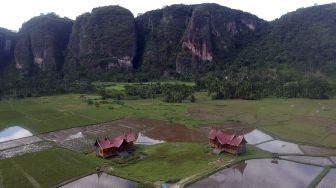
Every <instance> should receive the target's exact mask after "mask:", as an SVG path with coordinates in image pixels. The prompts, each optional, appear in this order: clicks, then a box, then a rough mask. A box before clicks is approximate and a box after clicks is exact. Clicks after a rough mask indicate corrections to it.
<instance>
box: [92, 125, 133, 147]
mask: <svg viewBox="0 0 336 188" xmlns="http://www.w3.org/2000/svg"><path fill="white" fill-rule="evenodd" d="M124 141H126V142H134V141H135V135H134V133H133V131H132V129H130V130H129V131H128V133H127V134H125V133H124V134H123V135H120V136H116V137H113V138H104V139H97V140H96V143H95V145H99V147H100V148H102V149H107V148H111V147H117V148H118V147H120V146H121V145H122V143H123V142H124Z"/></svg>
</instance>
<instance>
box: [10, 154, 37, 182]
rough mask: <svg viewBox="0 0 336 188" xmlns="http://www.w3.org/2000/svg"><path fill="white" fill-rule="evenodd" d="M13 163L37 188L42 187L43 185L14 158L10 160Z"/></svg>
mask: <svg viewBox="0 0 336 188" xmlns="http://www.w3.org/2000/svg"><path fill="white" fill-rule="evenodd" d="M10 162H11V163H12V165H13V166H14V167H15V168H16V169H17V170H18V171H20V172H21V174H22V175H24V176H25V177H26V178H27V179H28V181H29V182H30V183H31V184H32V185H33V186H34V187H36V188H42V186H41V185H40V184H39V183H38V182H37V181H36V180H35V179H34V178H33V177H32V176H30V175H29V174H28V173H27V172H26V171H24V170H23V169H22V168H21V166H20V165H18V164H17V163H16V162H15V161H14V160H10Z"/></svg>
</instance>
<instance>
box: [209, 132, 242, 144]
mask: <svg viewBox="0 0 336 188" xmlns="http://www.w3.org/2000/svg"><path fill="white" fill-rule="evenodd" d="M215 138H217V140H218V141H219V143H220V144H228V145H232V146H239V145H240V144H241V143H243V142H244V143H247V141H246V140H245V138H244V136H242V135H236V134H228V133H224V132H222V131H221V130H216V129H214V128H212V129H211V130H210V132H209V139H212V140H214V139H215Z"/></svg>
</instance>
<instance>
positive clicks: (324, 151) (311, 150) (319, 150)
mask: <svg viewBox="0 0 336 188" xmlns="http://www.w3.org/2000/svg"><path fill="white" fill-rule="evenodd" d="M300 148H301V149H302V151H303V152H304V153H305V154H306V155H329V156H330V155H334V156H336V149H332V148H325V147H316V146H308V145H301V146H300Z"/></svg>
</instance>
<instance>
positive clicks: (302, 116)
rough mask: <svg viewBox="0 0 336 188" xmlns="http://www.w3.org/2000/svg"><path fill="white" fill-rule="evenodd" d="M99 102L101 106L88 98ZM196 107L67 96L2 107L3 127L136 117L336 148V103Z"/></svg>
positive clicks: (49, 127) (200, 98)
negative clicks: (242, 129) (224, 126)
mask: <svg viewBox="0 0 336 188" xmlns="http://www.w3.org/2000/svg"><path fill="white" fill-rule="evenodd" d="M88 97H89V98H93V99H97V100H96V101H97V102H99V101H100V102H101V103H100V105H99V107H96V106H95V105H88V104H87V101H86V99H85V98H88ZM196 98H197V101H196V102H195V103H190V102H185V103H182V104H171V103H165V102H162V100H161V99H159V98H158V99H145V100H124V101H114V100H107V101H101V100H100V99H99V97H97V96H85V97H82V96H81V95H75V94H73V95H61V96H50V97H38V98H29V99H22V100H8V101H1V102H0V128H1V127H6V126H9V124H12V123H17V124H22V125H23V126H24V127H25V128H27V129H29V130H31V131H33V132H34V133H42V132H48V131H53V130H58V129H64V128H70V127H77V126H83V125H88V124H95V123H99V122H104V121H112V120H116V119H119V118H122V117H126V116H131V117H139V118H152V119H159V120H165V121H171V122H176V123H181V124H184V125H186V126H189V127H192V126H193V125H198V124H208V123H234V124H238V125H241V126H247V127H256V128H259V129H262V130H265V131H267V132H269V133H271V134H273V135H275V136H277V137H280V138H282V139H286V140H290V141H294V142H300V143H306V144H311V145H318V146H327V147H334V148H336V118H335V117H334V115H335V114H336V100H335V99H331V100H309V99H264V100H258V101H247V100H215V101H214V100H211V99H210V98H209V97H208V96H207V95H206V93H197V94H196Z"/></svg>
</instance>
